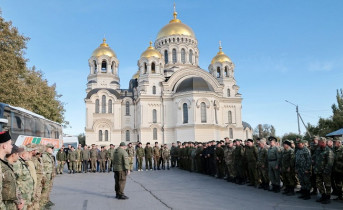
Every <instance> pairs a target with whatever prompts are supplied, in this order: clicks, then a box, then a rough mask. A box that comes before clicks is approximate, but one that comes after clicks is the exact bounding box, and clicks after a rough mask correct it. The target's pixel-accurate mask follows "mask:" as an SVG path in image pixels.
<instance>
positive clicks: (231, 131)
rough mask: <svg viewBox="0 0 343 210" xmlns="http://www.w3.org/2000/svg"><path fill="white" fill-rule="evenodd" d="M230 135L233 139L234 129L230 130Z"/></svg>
mask: <svg viewBox="0 0 343 210" xmlns="http://www.w3.org/2000/svg"><path fill="white" fill-rule="evenodd" d="M229 135H230V139H233V129H232V128H230V129H229Z"/></svg>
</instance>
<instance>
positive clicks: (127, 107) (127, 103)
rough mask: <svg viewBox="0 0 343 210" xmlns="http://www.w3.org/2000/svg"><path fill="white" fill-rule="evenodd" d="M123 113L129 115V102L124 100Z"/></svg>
mask: <svg viewBox="0 0 343 210" xmlns="http://www.w3.org/2000/svg"><path fill="white" fill-rule="evenodd" d="M125 114H126V115H130V102H128V101H126V104H125Z"/></svg>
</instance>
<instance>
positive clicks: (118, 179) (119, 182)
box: [113, 142, 130, 200]
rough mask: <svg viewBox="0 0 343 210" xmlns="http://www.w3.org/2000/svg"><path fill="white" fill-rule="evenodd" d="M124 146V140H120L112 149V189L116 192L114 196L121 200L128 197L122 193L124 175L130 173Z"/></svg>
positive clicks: (124, 182) (124, 180)
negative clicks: (113, 183)
mask: <svg viewBox="0 0 343 210" xmlns="http://www.w3.org/2000/svg"><path fill="white" fill-rule="evenodd" d="M125 147H126V145H125V142H121V143H120V146H119V147H118V149H116V150H115V151H114V155H113V156H114V158H113V169H114V180H115V187H114V190H115V192H116V198H118V199H122V200H125V199H128V197H127V196H126V195H124V189H125V184H126V176H127V175H130V170H129V161H128V155H127V152H126V151H125V149H126V148H125Z"/></svg>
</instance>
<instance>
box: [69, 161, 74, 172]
mask: <svg viewBox="0 0 343 210" xmlns="http://www.w3.org/2000/svg"><path fill="white" fill-rule="evenodd" d="M69 166H70V167H69V171H70V172H71V171H74V172H76V160H74V161H70V162H69Z"/></svg>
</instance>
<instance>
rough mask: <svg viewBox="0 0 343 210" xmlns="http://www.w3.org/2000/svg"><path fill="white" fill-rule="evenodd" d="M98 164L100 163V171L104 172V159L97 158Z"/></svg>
mask: <svg viewBox="0 0 343 210" xmlns="http://www.w3.org/2000/svg"><path fill="white" fill-rule="evenodd" d="M99 164H100V172H102V171H104V172H105V170H106V160H105V159H100V160H99Z"/></svg>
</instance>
